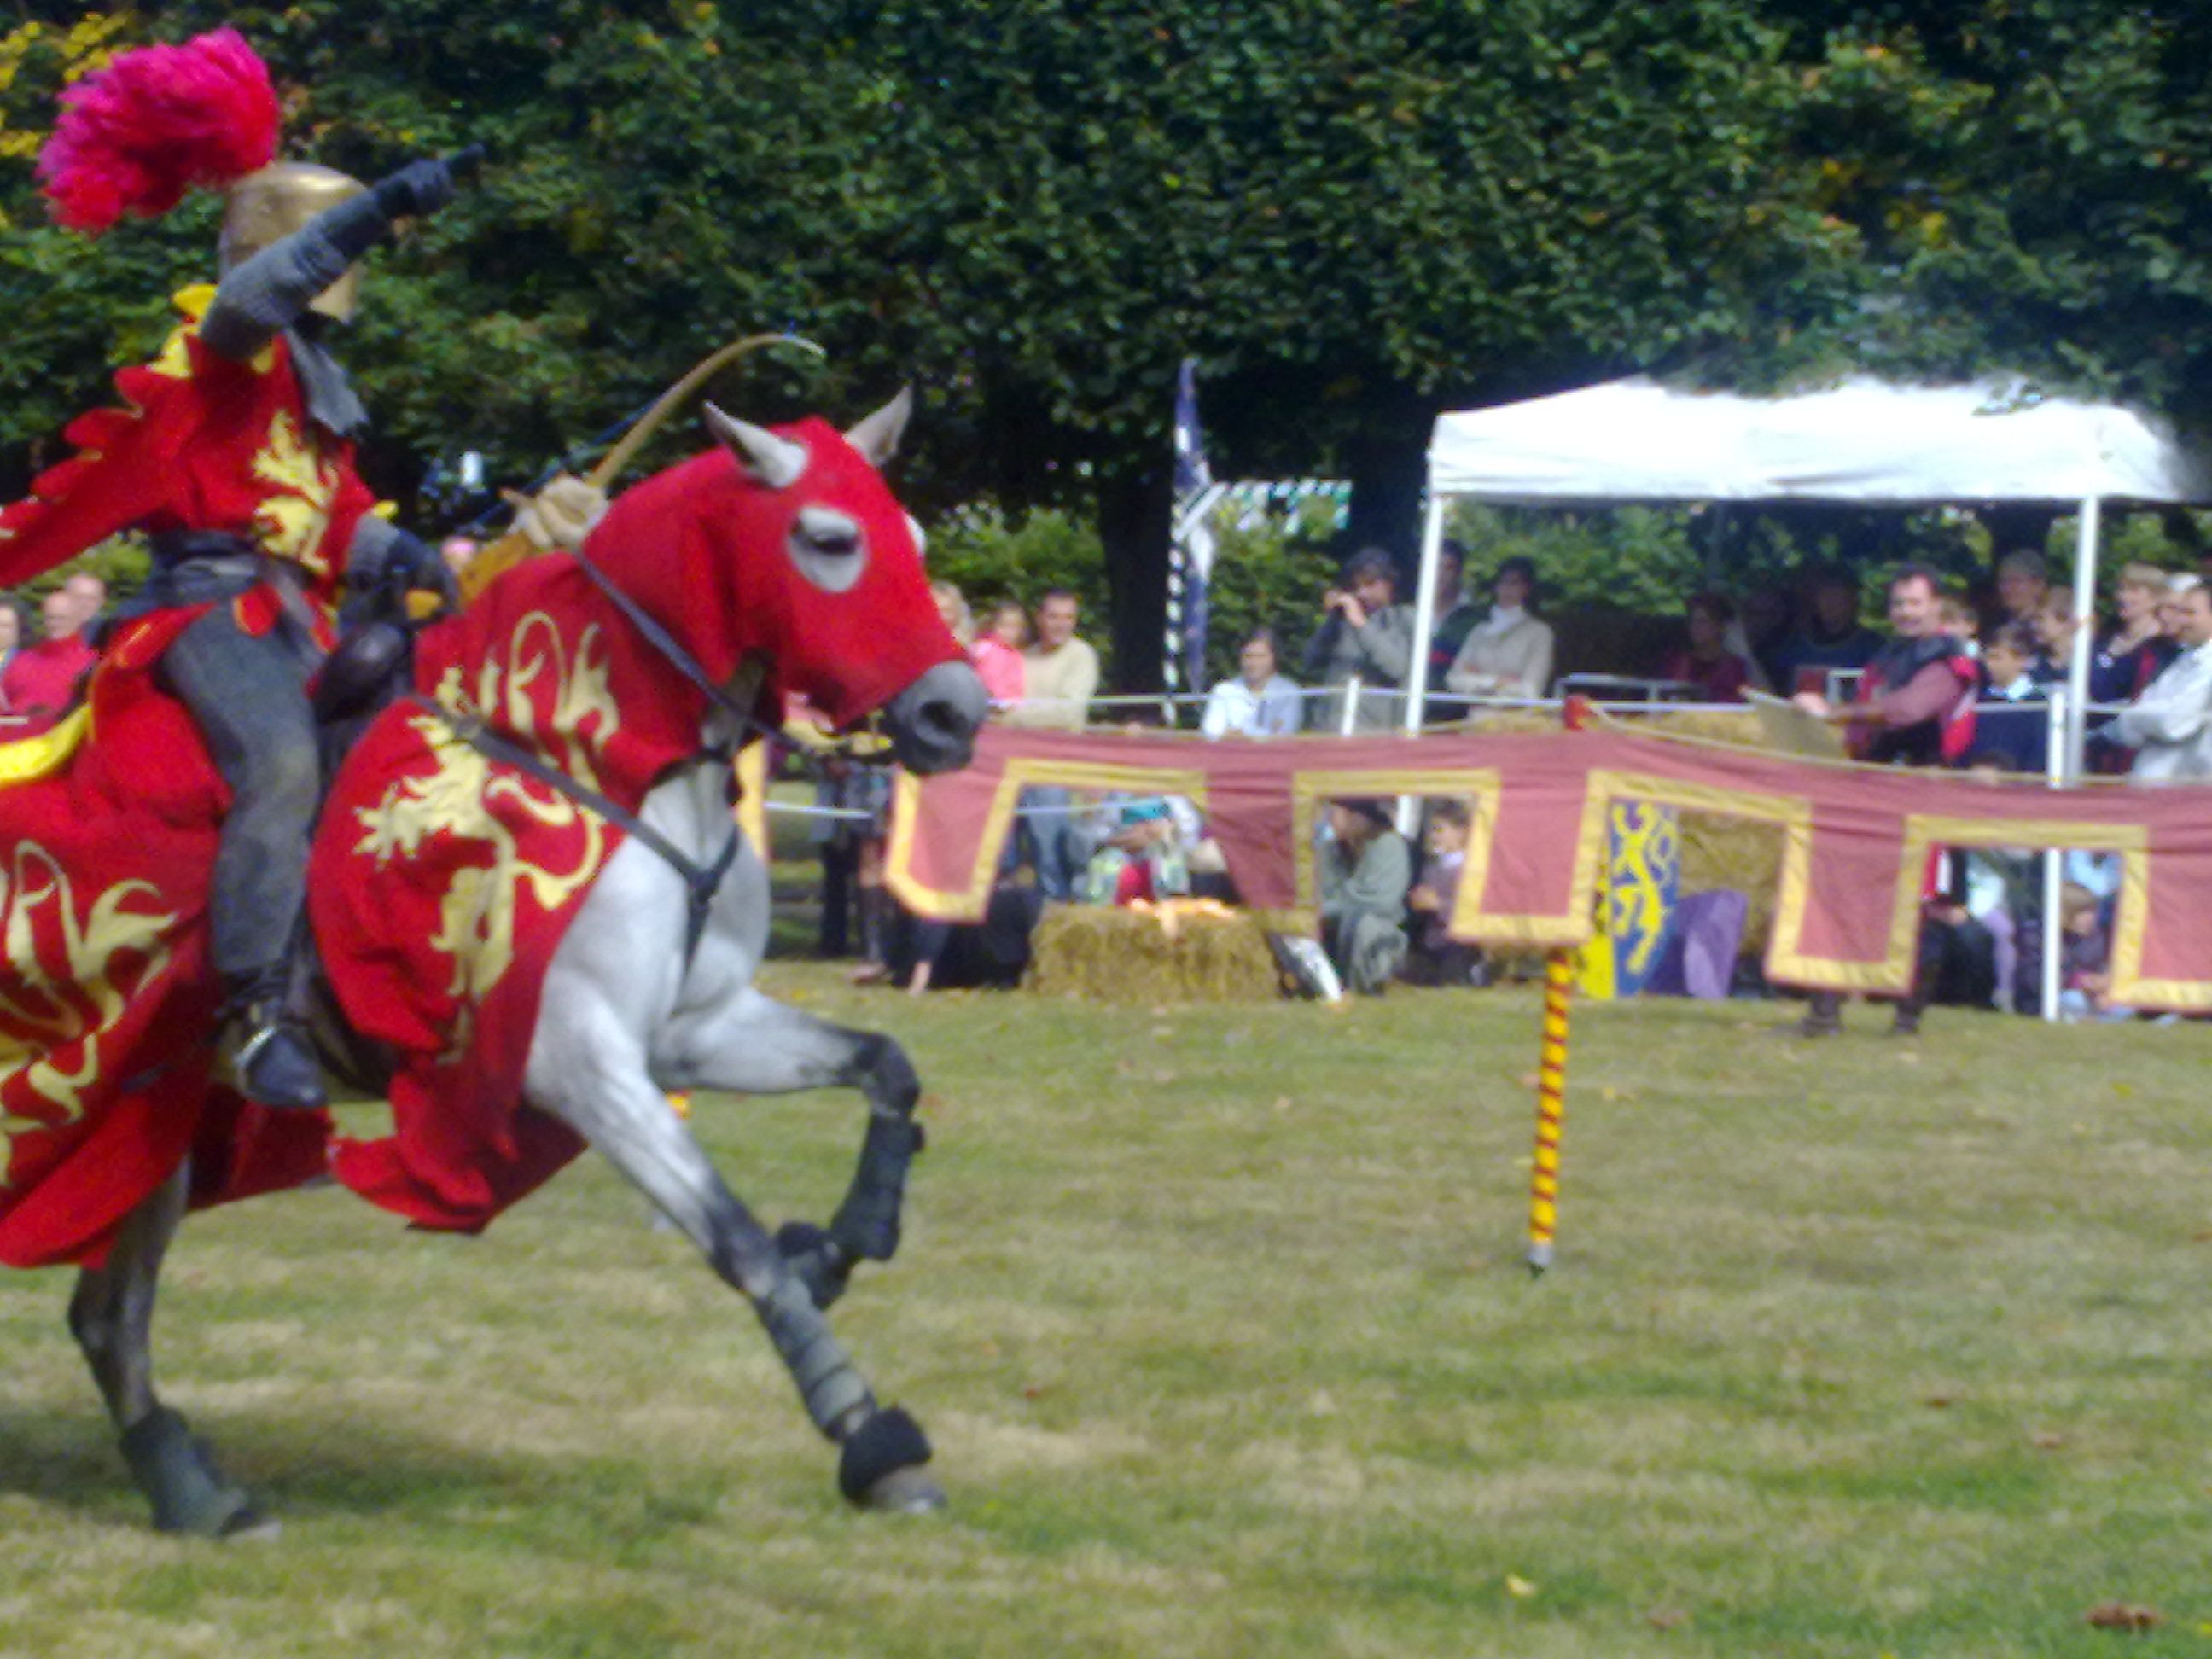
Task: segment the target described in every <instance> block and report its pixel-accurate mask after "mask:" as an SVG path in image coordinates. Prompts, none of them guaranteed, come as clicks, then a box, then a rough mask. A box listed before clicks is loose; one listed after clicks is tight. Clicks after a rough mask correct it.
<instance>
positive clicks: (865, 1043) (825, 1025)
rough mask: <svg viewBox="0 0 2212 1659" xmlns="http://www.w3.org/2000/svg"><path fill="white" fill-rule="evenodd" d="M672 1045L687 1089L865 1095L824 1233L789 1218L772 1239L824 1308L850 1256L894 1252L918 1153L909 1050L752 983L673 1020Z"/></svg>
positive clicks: (916, 1087)
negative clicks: (854, 1143)
mask: <svg viewBox="0 0 2212 1659" xmlns="http://www.w3.org/2000/svg"><path fill="white" fill-rule="evenodd" d="M668 1046H669V1048H670V1049H671V1060H672V1062H673V1064H674V1066H676V1068H677V1069H678V1072H679V1073H680V1074H681V1076H682V1079H683V1086H685V1087H692V1088H703V1089H728V1090H733V1091H738V1092H740V1093H744V1094H758V1095H773V1094H787V1093H789V1092H791V1091H793V1090H796V1089H817V1088H824V1087H829V1088H847V1089H858V1090H859V1091H860V1092H861V1093H862V1094H863V1095H865V1096H866V1097H867V1102H868V1127H867V1133H866V1136H865V1138H864V1139H862V1141H861V1143H860V1163H859V1164H858V1166H857V1167H856V1168H855V1169H854V1171H853V1181H852V1185H851V1186H850V1187H849V1188H847V1190H846V1193H845V1197H844V1199H843V1201H842V1202H841V1203H840V1204H839V1205H838V1206H837V1212H836V1215H834V1216H833V1217H831V1218H830V1221H829V1228H828V1230H827V1231H826V1232H825V1231H823V1230H822V1229H820V1228H817V1227H811V1226H807V1225H804V1224H800V1223H792V1224H789V1225H786V1226H785V1227H784V1228H783V1229H782V1230H781V1231H779V1232H778V1233H777V1235H776V1242H777V1243H778V1244H779V1245H780V1246H781V1248H782V1249H783V1251H784V1254H785V1255H787V1256H788V1257H789V1258H790V1259H791V1261H792V1264H793V1267H795V1268H797V1269H798V1271H799V1274H800V1276H801V1277H802V1278H804V1279H805V1281H806V1284H807V1287H808V1289H809V1290H811V1291H813V1292H814V1295H815V1299H816V1300H817V1302H819V1303H821V1304H822V1305H823V1306H824V1307H827V1306H828V1305H829V1303H830V1302H831V1301H833V1300H834V1299H836V1296H837V1295H838V1293H839V1292H840V1291H842V1290H843V1289H844V1287H845V1280H846V1278H847V1277H848V1275H849V1274H850V1273H851V1272H852V1269H853V1264H854V1262H855V1261H890V1259H891V1257H892V1256H893V1255H896V1253H897V1251H898V1247H899V1218H900V1215H901V1213H902V1211H903V1210H904V1208H905V1204H906V1178H907V1171H908V1169H909V1168H910V1167H911V1166H912V1164H913V1163H914V1157H915V1153H916V1152H920V1151H921V1146H922V1133H921V1125H920V1124H918V1123H916V1122H915V1121H914V1109H915V1104H916V1103H918V1102H919V1101H920V1100H921V1079H919V1078H917V1077H916V1076H915V1070H914V1066H913V1065H912V1064H911V1063H910V1062H909V1061H908V1059H907V1057H906V1050H905V1049H903V1048H900V1047H899V1045H898V1044H897V1042H895V1041H894V1040H893V1039H891V1038H890V1037H887V1036H880V1035H878V1033H876V1032H872V1031H854V1030H848V1029H846V1028H845V1027H843V1026H841V1025H832V1024H829V1022H828V1021H826V1020H820V1019H817V1018H814V1017H813V1016H812V1015H811V1014H806V1013H802V1012H799V1010H798V1009H796V1008H787V1007H786V1006H783V1005H782V1004H781V1003H780V1002H777V1001H775V1000H774V999H772V998H770V997H769V996H766V995H764V994H763V993H761V992H760V991H757V990H753V989H748V990H746V991H745V992H744V994H743V995H741V996H740V997H738V999H737V1000H735V1001H734V1002H733V1003H732V1004H731V1005H729V1006H725V1007H724V1008H722V1009H720V1010H718V1011H717V1012H715V1013H714V1015H712V1016H696V1017H690V1018H685V1017H681V1016H679V1017H678V1019H677V1020H676V1021H675V1022H674V1023H673V1024H672V1026H671V1033H670V1041H669V1045H668Z"/></svg>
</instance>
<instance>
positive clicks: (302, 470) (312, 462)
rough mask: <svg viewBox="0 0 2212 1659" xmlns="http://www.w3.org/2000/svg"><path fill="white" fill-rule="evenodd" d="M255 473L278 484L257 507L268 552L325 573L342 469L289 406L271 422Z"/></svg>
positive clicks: (256, 521) (258, 527)
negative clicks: (327, 533) (325, 545)
mask: <svg viewBox="0 0 2212 1659" xmlns="http://www.w3.org/2000/svg"><path fill="white" fill-rule="evenodd" d="M253 476H254V477H257V478H258V479H260V480H261V481H262V482H263V483H268V484H273V485H275V486H276V493H274V494H272V495H270V496H269V497H268V499H267V500H265V501H263V502H262V503H261V505H260V506H259V507H256V508H255V509H254V511H253V527H254V530H255V532H256V533H257V534H258V535H259V537H260V538H261V546H262V549H263V550H264V551H265V552H268V553H270V554H272V555H274V556H276V557H277V558H280V559H291V560H295V561H296V562H299V563H301V564H303V565H305V566H306V567H307V568H308V569H309V570H312V571H313V572H314V573H315V574H318V575H320V574H322V573H323V572H324V571H325V570H326V569H328V568H329V565H328V563H327V562H326V561H325V559H324V557H323V532H324V531H325V529H327V528H328V527H329V526H330V521H331V501H334V500H335V499H336V498H337V491H338V470H337V467H335V466H333V465H331V464H330V463H329V462H328V461H326V460H325V459H323V456H322V454H321V453H320V451H319V449H318V448H317V447H316V445H315V444H314V443H313V441H309V440H307V439H305V438H303V437H302V436H301V433H300V428H299V426H298V424H297V423H296V422H295V421H294V420H293V419H292V417H291V416H290V415H289V413H287V412H286V411H284V410H277V411H276V419H274V420H273V421H271V422H270V423H269V442H268V445H267V447H264V449H263V450H262V452H261V453H259V454H258V455H256V456H255V457H254V458H253Z"/></svg>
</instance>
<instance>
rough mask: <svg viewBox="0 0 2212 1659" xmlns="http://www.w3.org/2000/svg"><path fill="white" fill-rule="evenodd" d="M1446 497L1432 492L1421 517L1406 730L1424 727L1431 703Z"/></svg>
mask: <svg viewBox="0 0 2212 1659" xmlns="http://www.w3.org/2000/svg"><path fill="white" fill-rule="evenodd" d="M1443 546H1444V498H1443V496H1442V495H1438V494H1437V492H1436V491H1435V490H1433V489H1431V491H1430V492H1429V510H1428V513H1427V514H1426V515H1425V517H1424V518H1423V519H1422V520H1421V571H1420V574H1419V576H1418V577H1416V578H1415V579H1414V580H1415V581H1416V582H1417V583H1418V586H1416V587H1415V588H1414V590H1413V662H1412V664H1411V665H1409V672H1408V673H1407V679H1406V730H1407V731H1408V732H1418V731H1419V730H1420V729H1421V717H1422V716H1423V715H1424V714H1426V713H1427V711H1428V703H1429V641H1430V639H1431V637H1432V636H1433V635H1435V633H1436V631H1437V559H1438V558H1440V557H1441V556H1443Z"/></svg>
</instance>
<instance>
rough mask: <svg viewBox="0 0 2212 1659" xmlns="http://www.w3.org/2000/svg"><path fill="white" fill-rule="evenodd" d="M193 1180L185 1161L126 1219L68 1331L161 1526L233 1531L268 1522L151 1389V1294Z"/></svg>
mask: <svg viewBox="0 0 2212 1659" xmlns="http://www.w3.org/2000/svg"><path fill="white" fill-rule="evenodd" d="M190 1191H191V1165H190V1164H179V1166H178V1168H177V1170H176V1172H175V1173H174V1174H173V1175H172V1176H170V1177H169V1178H168V1180H167V1181H166V1182H163V1183H162V1184H161V1188H159V1189H158V1190H157V1191H155V1193H154V1194H153V1195H152V1196H151V1197H149V1198H148V1199H147V1200H145V1202H143V1204H141V1205H140V1206H138V1207H137V1209H136V1210H134V1211H132V1212H131V1214H130V1215H129V1216H128V1217H127V1218H125V1220H124V1222H123V1225H122V1226H121V1227H120V1228H118V1230H117V1232H116V1236H115V1242H114V1244H113V1245H112V1248H111V1249H109V1251H108V1255H107V1261H106V1264H105V1265H104V1266H101V1267H90V1268H87V1269H86V1270H85V1271H84V1272H83V1273H81V1274H79V1275H78V1278H77V1286H76V1294H75V1295H74V1296H72V1297H70V1310H69V1322H70V1332H71V1334H74V1335H75V1336H76V1340H77V1346H79V1347H80V1348H82V1350H83V1351H84V1357H85V1361H86V1363H87V1364H88V1365H90V1366H91V1368H92V1376H93V1381H94V1382H95V1383H98V1384H99V1385H100V1398H101V1399H102V1400H104V1401H106V1404H107V1414H108V1416H109V1417H110V1418H111V1419H113V1421H114V1424H115V1427H116V1431H117V1433H118V1435H119V1436H120V1437H121V1443H122V1448H123V1455H124V1460H125V1462H127V1463H129V1464H130V1466H131V1476H132V1478H133V1479H135V1480H137V1483H138V1486H139V1489H140V1490H141V1491H142V1492H144V1493H145V1494H146V1497H147V1499H148V1501H149V1503H151V1504H153V1506H154V1525H155V1528H157V1529H159V1530H160V1531H162V1532H181V1533H195V1534H200V1535H201V1536H204V1537H210V1538H227V1537H232V1536H234V1535H236V1534H240V1533H244V1532H251V1531H257V1530H262V1529H264V1528H266V1527H267V1525H268V1522H266V1521H265V1520H264V1518H263V1516H261V1514H260V1512H259V1511H258V1510H256V1509H255V1507H254V1504H253V1500H252V1498H250V1497H249V1496H248V1495H247V1494H246V1492H244V1491H243V1490H242V1489H241V1488H240V1487H237V1486H233V1485H231V1484H230V1483H229V1482H228V1480H225V1479H224V1478H223V1476H222V1471H221V1470H220V1469H218V1468H216V1463H215V1460H214V1458H213V1457H212V1456H210V1455H209V1452H208V1449H207V1448H206V1446H205V1445H204V1444H203V1443H201V1442H200V1441H199V1440H197V1439H196V1438H194V1437H193V1435H192V1432H191V1429H190V1428H189V1427H187V1426H186V1425H185V1419H184V1418H183V1417H182V1416H180V1415H179V1413H176V1412H173V1411H172V1410H170V1409H169V1408H168V1407H167V1406H164V1405H163V1404H162V1403H161V1399H160V1397H159V1396H158V1395H156V1394H155V1392H154V1347H153V1331H154V1298H155V1293H156V1291H158V1290H159V1288H160V1284H161V1261H162V1258H163V1256H164V1255H167V1252H168V1249H169V1241H170V1240H171V1239H173V1238H174V1237H176V1232H177V1228H178V1226H179V1224H181V1223H182V1221H183V1220H184V1217H185V1200H186V1198H187V1196H188V1195H189V1194H190Z"/></svg>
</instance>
